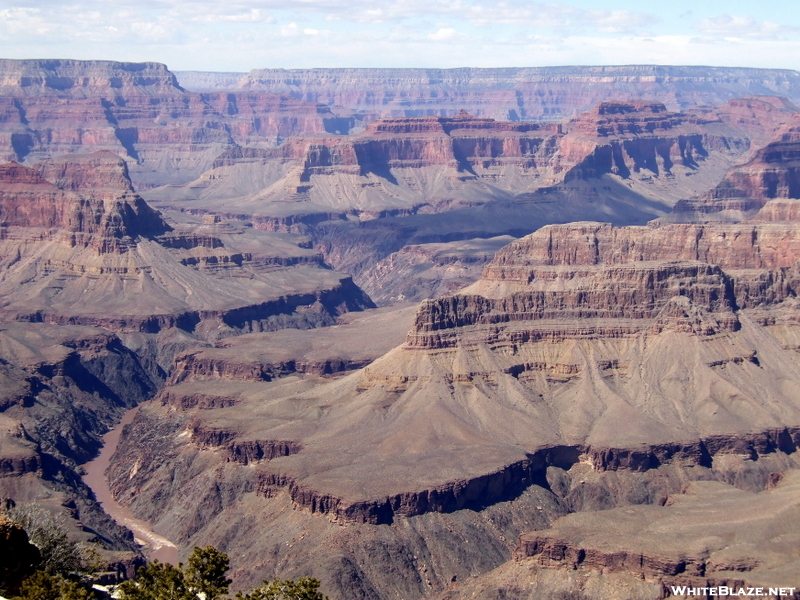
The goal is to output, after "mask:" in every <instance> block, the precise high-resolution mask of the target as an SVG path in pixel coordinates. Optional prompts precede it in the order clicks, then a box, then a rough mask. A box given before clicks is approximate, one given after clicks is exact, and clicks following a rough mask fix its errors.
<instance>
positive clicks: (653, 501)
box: [0, 60, 800, 600]
mask: <svg viewBox="0 0 800 600" xmlns="http://www.w3.org/2000/svg"><path fill="white" fill-rule="evenodd" d="M798 77H800V75H798V74H797V73H794V72H790V71H777V70H766V69H763V70H755V69H716V68H706V67H648V66H641V67H637V66H633V67H603V68H594V67H592V68H589V67H574V68H572V67H570V68H552V69H505V70H487V69H461V70H447V71H437V70H430V71H424V72H422V71H419V72H416V71H411V70H398V71H394V70H391V69H389V70H358V69H354V70H307V71H302V72H295V71H282V70H277V69H276V70H254V71H253V72H251V73H250V74H230V73H227V74H204V73H194V74H186V73H177V74H176V73H172V72H170V71H169V70H168V69H167V68H166V67H165V66H164V65H160V64H157V63H113V62H105V61H92V62H81V61H70V60H51V61H0V104H2V105H3V106H5V107H6V108H5V110H6V116H5V117H4V118H3V119H0V149H2V152H3V153H4V154H3V158H4V159H5V162H2V163H0V250H2V251H0V257H2V258H0V389H1V390H2V393H0V420H2V421H3V427H2V435H1V436H0V498H8V499H13V500H14V501H15V502H17V503H23V504H25V503H36V504H37V505H39V506H42V507H45V508H47V509H48V510H52V511H54V512H56V513H60V514H63V515H65V516H66V517H67V518H68V519H69V521H68V522H69V523H70V532H69V533H70V535H71V536H72V537H74V538H76V539H82V540H86V541H95V542H99V543H100V544H101V545H102V547H103V560H104V561H105V562H106V565H107V567H108V569H109V570H110V571H111V572H113V576H109V578H110V579H119V578H121V577H126V576H130V575H132V572H133V571H134V569H135V567H136V566H137V565H138V564H141V562H142V555H143V550H144V553H147V552H150V550H148V549H146V548H145V549H143V548H142V547H141V546H140V545H139V544H138V543H137V541H136V540H135V539H134V536H133V534H131V532H130V531H129V530H127V529H125V528H124V527H122V526H120V525H119V524H117V523H115V522H114V520H113V519H111V518H110V517H109V515H108V514H106V513H105V512H104V511H103V508H102V507H101V506H100V504H99V503H98V500H102V499H103V497H100V496H101V492H100V491H99V490H100V488H99V487H98V488H97V489H95V490H93V489H91V488H90V487H88V486H87V484H86V481H89V482H91V481H92V480H96V479H97V478H98V477H101V478H102V477H103V474H101V473H99V472H98V471H97V468H96V467H95V465H94V464H92V465H91V466H90V467H89V470H90V476H89V477H88V478H87V479H84V478H83V476H84V475H85V469H86V467H84V465H86V463H87V462H88V461H90V460H91V459H92V458H94V457H95V456H96V455H97V453H98V451H99V450H100V447H101V445H102V443H103V441H102V440H103V435H104V434H106V433H107V432H108V431H109V430H111V429H112V428H113V427H115V426H116V425H117V424H118V423H120V420H121V419H122V418H123V415H127V418H126V421H125V423H126V424H125V426H124V427H120V428H118V429H115V430H114V432H115V434H119V442H118V444H117V446H116V449H115V451H114V452H113V455H112V456H110V457H109V456H105V455H104V456H103V459H104V460H107V461H108V467H107V469H105V474H104V478H105V483H107V490H105V491H103V492H102V494H108V493H110V494H112V495H113V497H114V499H115V500H116V501H117V502H118V503H119V504H121V505H122V506H124V507H125V509H127V510H129V511H130V513H131V514H132V515H133V516H134V517H135V518H136V519H139V520H141V521H144V522H145V523H146V528H147V530H148V531H149V529H152V531H153V532H155V533H154V534H153V535H155V536H160V537H157V538H155V537H154V539H157V540H160V541H158V544H161V545H169V544H168V543H167V541H166V540H168V541H169V542H171V543H174V544H176V545H177V547H178V558H179V559H182V560H185V558H186V556H187V555H188V554H189V552H190V551H191V548H192V547H194V546H206V545H209V544H211V545H214V546H216V547H217V548H219V549H221V550H223V551H224V552H226V553H227V554H228V555H229V557H230V560H231V573H230V576H231V577H232V578H233V580H234V587H235V589H245V588H248V587H251V586H253V585H257V584H258V583H260V582H261V581H262V580H264V579H269V578H273V577H279V578H287V577H299V576H313V577H317V578H319V579H320V580H321V581H322V590H323V591H324V593H325V594H327V595H329V596H330V597H331V598H334V599H336V598H348V599H365V600H366V599H370V600H383V599H388V598H402V599H404V600H413V599H423V598H428V599H431V600H434V599H436V600H454V599H455V598H509V599H511V598H514V599H519V600H523V599H529V598H540V597H545V596H549V597H559V595H561V596H563V597H565V598H567V597H572V598H610V599H616V598H619V599H620V600H621V599H623V598H630V597H637V598H653V599H656V598H661V597H665V596H667V595H668V594H669V588H670V586H672V585H684V586H701V587H702V586H719V585H729V586H740V585H742V586H763V587H775V586H781V587H792V586H794V587H798V586H796V585H795V584H796V583H798V582H797V580H796V572H797V564H798V561H800V555H798V554H797V550H796V547H797V546H796V543H794V541H795V538H796V535H797V533H796V531H795V529H796V527H794V525H793V523H794V521H796V519H794V515H795V513H796V501H795V497H796V491H797V490H796V488H797V485H798V480H797V473H798V471H800V464H798V456H800V455H798V452H797V446H798V444H800V403H798V397H799V396H798V390H799V389H800V365H799V364H798V362H797V349H798V348H800V329H799V328H798V327H799V325H798V324H799V323H800V321H798V319H797V316H796V315H797V296H798V290H800V267H799V266H798V265H800V263H799V262H798V260H800V230H798V227H797V225H798V219H799V218H800V208H799V207H800V187H798V186H799V184H798V175H797V168H798V165H797V157H798V147H800V146H799V145H800V135H798V131H800V121H798V118H800V117H798V114H800V112H799V109H798V108H797V106H796V105H795V104H793V100H797V98H798V97H800V93H798V91H797V78H798ZM190 90H191V91H190ZM369 90H371V93H370V94H366V93H365V91H369ZM134 407H137V408H136V412H135V413H133V412H129V411H131V409H134ZM109 454H110V452H109ZM100 469H101V470H103V469H104V467H101V468H100ZM92 486H93V487H95V484H92ZM104 497H107V496H104ZM709 515H714V516H713V517H712V518H710V517H709ZM124 518H125V519H127V518H129V517H124ZM143 535H144V534H142V533H141V530H140V532H139V533H137V536H139V537H142V536H143ZM147 535H151V534H149V533H148V534H147ZM158 544H157V545H158ZM151 556H154V555H153V554H151ZM795 597H800V596H799V595H797V594H796V595H795Z"/></svg>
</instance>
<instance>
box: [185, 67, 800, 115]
mask: <svg viewBox="0 0 800 600" xmlns="http://www.w3.org/2000/svg"><path fill="white" fill-rule="evenodd" d="M187 81H188V80H187ZM187 85H188V83H187ZM190 87H191V86H190ZM238 87H240V88H244V89H251V90H267V91H271V92H275V93H279V94H291V95H293V96H294V97H297V98H304V99H307V100H312V101H315V102H321V103H323V104H328V105H337V106H344V107H347V108H352V109H356V110H366V111H371V112H373V111H374V112H375V113H377V114H378V115H379V116H381V117H386V116H391V117H410V116H413V117H418V116H428V115H440V116H441V115H448V116H452V115H455V114H456V113H458V111H459V110H461V109H462V108H465V109H467V110H469V111H470V112H471V113H472V114H475V115H477V116H481V117H491V118H496V119H503V120H553V121H555V120H560V119H562V118H564V117H570V116H573V115H575V114H577V113H578V112H580V111H583V110H587V109H588V108H589V107H591V106H593V105H595V104H597V103H599V102H603V101H606V100H612V99H624V100H628V99H642V100H653V99H660V100H661V101H663V102H665V103H666V104H668V105H669V106H670V108H671V109H672V110H679V109H684V108H687V107H689V106H693V105H704V104H722V103H724V102H726V101H727V100H729V99H731V98H735V97H737V96H745V95H754V94H771V95H777V96H787V97H789V98H794V97H798V96H800V94H798V92H797V89H798V75H797V73H795V72H793V71H779V70H770V69H729V68H710V67H670V66H663V67H662V66H654V65H633V66H608V67H543V68H519V69H469V68H466V69H294V70H284V69H255V70H253V71H251V72H250V73H249V74H247V75H246V76H245V77H243V78H242V79H241V81H240V82H239V84H238Z"/></svg>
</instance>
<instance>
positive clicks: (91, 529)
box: [0, 323, 158, 550]
mask: <svg viewBox="0 0 800 600" xmlns="http://www.w3.org/2000/svg"><path fill="white" fill-rule="evenodd" d="M157 384H158V382H157V381H154V380H153V379H152V378H151V377H150V375H149V374H148V373H147V371H146V369H145V368H144V367H143V366H142V365H141V363H140V361H139V359H138V357H137V356H136V355H135V354H134V353H133V352H131V351H130V350H129V349H128V348H127V347H125V346H124V345H123V344H122V342H121V340H120V339H119V338H118V337H117V336H116V335H114V334H113V333H111V332H108V331H105V330H102V329H96V328H92V327H79V326H57V325H46V324H35V323H8V324H4V325H1V326H0V396H1V397H2V406H0V496H2V497H3V498H10V499H12V500H14V501H15V502H16V503H17V504H19V503H24V502H34V501H35V502H37V503H39V504H43V505H45V506H47V507H48V508H49V509H50V510H54V511H56V512H61V513H62V514H63V515H65V516H67V517H69V518H70V519H71V520H70V523H72V529H73V530H74V531H73V532H72V534H73V535H75V536H76V537H78V538H80V539H84V540H87V541H89V540H94V541H99V542H101V543H102V545H103V546H104V547H105V548H106V549H112V550H132V549H133V548H135V546H134V544H133V537H132V536H131V535H130V532H127V531H126V530H123V529H122V528H120V527H118V526H117V525H116V524H114V523H113V522H112V521H111V519H110V518H109V517H108V516H107V515H106V514H105V513H103V512H102V510H101V509H100V508H99V507H98V506H97V504H96V502H95V501H94V498H93V496H92V494H91V491H90V490H89V489H88V488H87V487H86V486H84V485H83V484H82V483H81V480H80V475H79V473H80V467H79V465H80V464H82V463H84V462H85V461H86V460H88V459H89V458H91V457H92V456H93V454H94V453H96V452H97V450H98V449H99V447H100V444H101V438H102V435H103V434H104V433H105V432H106V431H107V430H108V429H109V428H110V427H111V426H113V424H114V423H115V422H116V421H118V420H119V419H120V418H121V416H122V414H123V413H124V412H125V411H126V410H128V409H130V408H132V407H133V406H135V405H136V404H137V403H139V402H141V401H142V400H145V399H147V398H149V397H151V396H152V395H153V394H154V393H155V390H156V387H157Z"/></svg>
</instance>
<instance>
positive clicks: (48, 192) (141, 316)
mask: <svg viewBox="0 0 800 600" xmlns="http://www.w3.org/2000/svg"><path fill="white" fill-rule="evenodd" d="M46 177H47V178H49V179H50V181H48V180H47V179H45V178H46ZM51 182H52V183H51ZM57 186H60V187H57ZM0 217H1V218H2V219H3V228H2V242H1V244H2V248H3V252H2V255H3V256H4V257H5V260H4V261H3V272H2V281H0V288H2V289H3V297H4V300H3V303H2V307H0V312H1V313H2V314H3V316H4V318H5V319H6V320H11V319H13V320H28V321H33V322H41V321H44V322H51V323H63V324H67V323H73V324H87V325H99V326H103V327H107V328H110V329H114V330H117V331H129V332H130V331H133V332H143V333H151V334H152V333H158V332H159V331H161V330H164V329H169V328H172V327H178V328H180V329H183V330H185V331H188V332H196V333H198V334H202V333H203V332H210V331H214V332H217V333H216V334H219V333H223V332H224V331H233V330H242V329H248V330H252V329H253V328H255V329H261V328H268V329H269V328H273V329H274V328H276V327H281V326H283V325H281V324H279V323H278V321H281V320H283V321H286V320H287V319H288V320H291V319H295V321H296V324H301V323H305V324H306V326H309V325H312V326H313V325H315V324H320V323H323V322H331V323H332V322H333V316H334V315H336V314H339V313H341V312H344V311H346V310H348V309H353V308H360V307H363V306H369V305H371V303H370V301H369V299H368V298H366V297H365V296H363V294H362V293H361V292H360V290H358V289H357V288H356V287H355V286H354V285H353V284H352V281H351V280H350V279H349V278H347V277H344V276H341V275H338V274H336V273H333V272H332V271H330V270H327V269H321V268H319V267H318V264H315V262H314V261H311V262H310V263H307V261H308V258H305V259H303V258H301V257H302V256H303V255H307V254H309V253H308V252H307V251H305V250H303V249H300V248H295V250H296V252H294V254H295V258H293V259H292V258H289V257H285V258H283V257H281V256H280V255H281V254H284V253H285V252H286V249H285V247H286V244H283V246H284V249H282V251H279V252H277V253H275V252H274V251H272V248H270V244H271V239H270V238H269V236H268V235H267V236H266V237H265V236H264V235H262V236H261V238H262V239H261V240H260V241H259V239H258V238H257V237H256V238H255V239H254V238H253V236H251V235H248V234H247V232H245V230H244V229H243V228H240V229H238V230H237V229H235V228H229V227H226V226H225V225H224V224H215V223H211V224H209V225H205V226H201V227H197V228H187V227H179V228H177V229H173V228H171V227H169V226H168V225H166V223H164V221H163V220H162V219H161V217H160V216H158V214H157V213H156V212H154V211H153V210H152V209H151V208H150V207H149V206H148V205H147V204H146V203H145V202H144V201H143V200H142V199H141V198H140V197H139V196H138V195H136V194H135V193H134V192H133V190H132V189H131V185H130V181H129V180H128V179H127V174H126V171H125V162H124V161H122V160H121V159H119V158H118V157H117V156H115V155H111V154H110V153H100V154H92V155H90V156H88V157H79V158H77V159H75V158H73V157H68V158H62V159H58V160H56V161H54V162H50V163H45V164H42V165H39V166H38V167H37V169H36V170H34V169H29V168H27V167H23V166H20V165H17V164H15V163H9V164H7V165H3V166H2V168H0ZM223 240H226V241H228V242H229V243H228V244H226V243H225V241H223ZM278 245H280V242H279V243H278ZM237 247H238V248H237ZM270 255H271V256H270ZM304 262H305V263H306V264H305V265H304V264H303V263H304ZM283 265H285V266H283ZM295 265H296V266H295ZM281 267H283V268H281ZM299 307H300V312H299V313H298V312H297V311H298V308H299ZM305 307H307V308H305ZM301 313H303V314H301ZM292 315H294V317H292ZM269 323H272V324H271V325H270V324H269ZM216 334H215V335H216Z"/></svg>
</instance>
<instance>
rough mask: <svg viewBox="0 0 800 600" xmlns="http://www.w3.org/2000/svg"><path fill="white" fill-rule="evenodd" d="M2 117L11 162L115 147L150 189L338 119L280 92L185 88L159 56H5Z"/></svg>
mask: <svg viewBox="0 0 800 600" xmlns="http://www.w3.org/2000/svg"><path fill="white" fill-rule="evenodd" d="M0 114H2V115H3V117H2V122H3V125H2V127H0V156H2V157H4V158H5V159H6V160H16V161H27V162H28V163H30V162H33V161H35V160H42V159H46V158H50V157H52V156H55V155H58V154H62V153H72V152H87V151H93V150H110V151H112V152H115V153H118V154H120V155H123V156H125V157H126V160H127V161H128V162H129V163H130V165H131V172H132V175H133V178H134V180H135V181H136V182H137V185H138V186H144V187H147V186H152V185H156V184H161V183H167V182H174V181H176V180H178V181H188V180H191V179H193V178H194V177H196V176H197V175H199V174H200V173H202V172H203V171H205V170H206V169H207V168H208V167H209V166H210V165H211V163H212V162H213V160H214V157H215V156H216V155H218V154H219V153H220V152H222V151H223V150H225V149H226V148H228V147H230V146H233V145H249V144H259V143H260V144H269V145H277V142H278V140H280V139H283V138H286V137H289V136H291V135H298V134H304V135H309V134H316V133H324V132H325V131H326V127H327V126H328V125H327V124H326V120H331V123H332V124H335V122H337V119H338V118H337V117H336V116H335V115H333V114H332V113H331V111H330V109H328V108H327V107H322V106H319V105H315V104H311V103H307V102H303V101H299V100H294V99H291V98H287V97H285V96H284V97H281V96H278V95H276V94H270V93H247V92H238V93H221V92H209V93H205V94H197V93H191V92H187V91H186V90H184V89H183V88H181V87H180V86H179V85H178V83H177V80H176V79H175V76H174V75H173V74H172V73H171V72H170V71H169V70H167V68H166V67H165V66H164V65H161V64H158V63H116V62H110V61H74V60H49V61H46V60H22V61H14V60H4V61H2V63H0ZM331 126H333V125H331Z"/></svg>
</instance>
